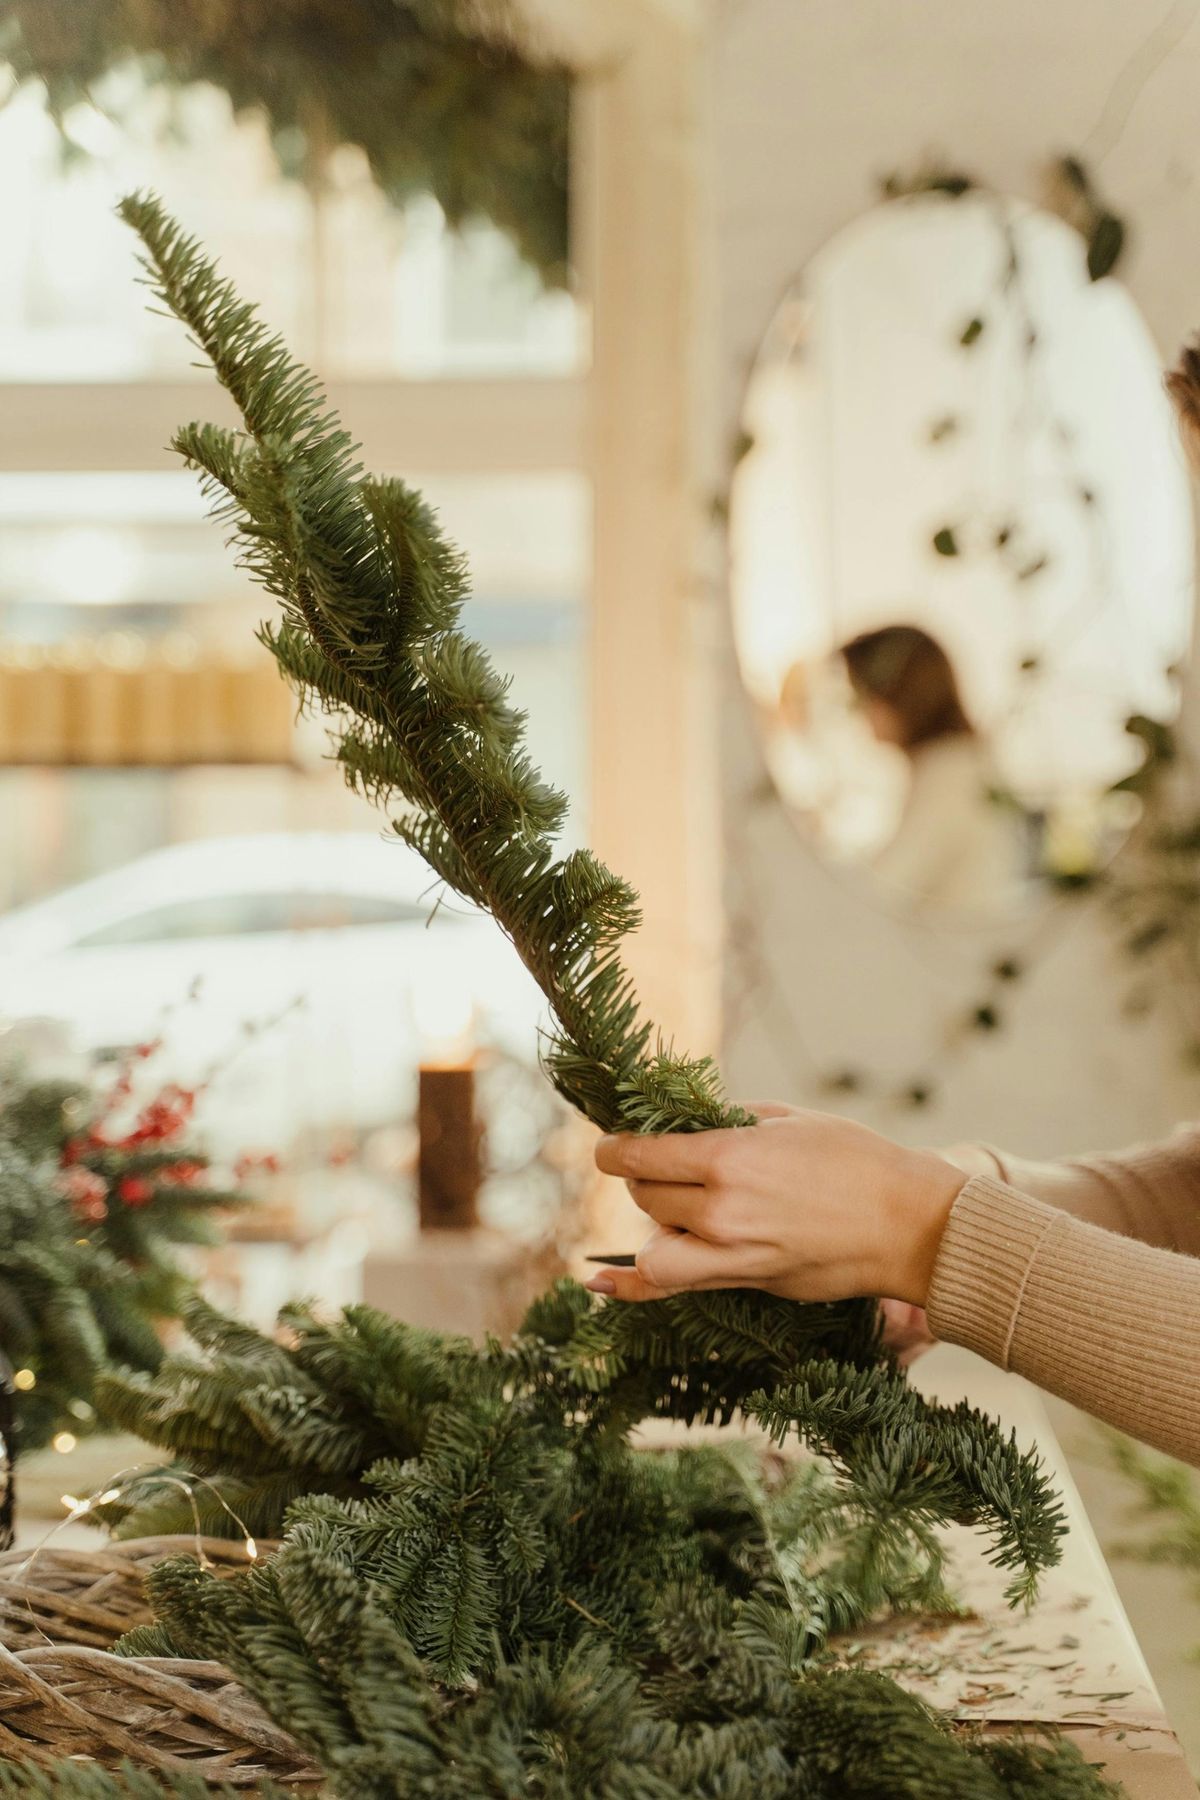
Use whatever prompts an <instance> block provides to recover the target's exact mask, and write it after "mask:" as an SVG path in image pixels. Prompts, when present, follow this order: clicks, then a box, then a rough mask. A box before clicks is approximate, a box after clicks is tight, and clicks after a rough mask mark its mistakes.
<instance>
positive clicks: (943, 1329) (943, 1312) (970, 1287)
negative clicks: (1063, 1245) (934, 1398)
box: [926, 1175, 1062, 1369]
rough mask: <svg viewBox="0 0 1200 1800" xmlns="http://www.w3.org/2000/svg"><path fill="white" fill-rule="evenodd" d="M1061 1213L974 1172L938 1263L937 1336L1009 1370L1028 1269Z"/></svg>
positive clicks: (932, 1290)
mask: <svg viewBox="0 0 1200 1800" xmlns="http://www.w3.org/2000/svg"><path fill="white" fill-rule="evenodd" d="M1061 1216H1062V1215H1061V1214H1059V1213H1058V1212H1056V1211H1055V1209H1054V1208H1053V1207H1050V1206H1043V1205H1042V1203H1041V1201H1040V1200H1031V1199H1029V1198H1028V1196H1027V1195H1025V1194H1018V1193H1017V1192H1016V1190H1015V1189H1014V1188H1010V1187H1006V1186H1005V1184H1004V1183H1003V1182H1002V1181H993V1180H992V1179H991V1177H990V1176H987V1175H973V1176H972V1177H971V1179H970V1180H969V1181H968V1182H967V1183H966V1184H965V1186H964V1187H963V1188H962V1190H961V1192H960V1193H959V1196H958V1198H957V1200H956V1201H955V1202H954V1205H953V1207H952V1209H951V1212H950V1218H949V1221H948V1222H947V1225H946V1229H945V1231H944V1232H943V1234H942V1241H941V1244H940V1245H939V1247H938V1253H937V1260H936V1262H935V1263H934V1266H933V1279H932V1281H931V1282H930V1284H929V1298H928V1300H927V1302H926V1312H927V1313H928V1316H929V1324H930V1328H931V1330H932V1331H933V1334H934V1336H935V1337H938V1338H942V1339H944V1340H945V1341H946V1342H947V1343H950V1344H961V1345H962V1346H963V1348H964V1349H967V1350H974V1351H975V1352H976V1353H977V1354H978V1355H979V1356H984V1357H986V1358H987V1360H988V1362H990V1363H996V1364H997V1365H998V1366H999V1367H1000V1368H1002V1369H1005V1368H1007V1367H1008V1352H1009V1346H1010V1344H1011V1343H1012V1335H1013V1329H1014V1326H1015V1325H1016V1321H1017V1316H1018V1314H1019V1312H1020V1309H1021V1300H1022V1298H1023V1296H1024V1293H1025V1286H1026V1283H1027V1282H1028V1280H1029V1272H1030V1269H1031V1268H1032V1266H1033V1261H1034V1258H1035V1256H1036V1255H1037V1252H1038V1250H1039V1248H1040V1247H1041V1245H1042V1242H1043V1240H1044V1239H1045V1237H1046V1236H1047V1234H1048V1233H1049V1232H1050V1231H1051V1230H1052V1229H1053V1227H1054V1224H1055V1221H1056V1220H1057V1219H1060V1218H1061Z"/></svg>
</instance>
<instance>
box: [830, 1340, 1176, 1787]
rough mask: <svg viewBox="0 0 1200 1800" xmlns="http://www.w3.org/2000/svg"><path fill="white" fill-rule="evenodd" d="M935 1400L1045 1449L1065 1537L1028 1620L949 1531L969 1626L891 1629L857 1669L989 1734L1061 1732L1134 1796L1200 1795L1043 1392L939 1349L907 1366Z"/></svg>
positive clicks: (874, 1639)
mask: <svg viewBox="0 0 1200 1800" xmlns="http://www.w3.org/2000/svg"><path fill="white" fill-rule="evenodd" d="M912 1379H913V1385H914V1386H916V1387H919V1388H920V1389H921V1391H922V1392H923V1393H925V1394H928V1395H929V1396H930V1397H931V1398H936V1399H938V1400H944V1401H951V1402H952V1401H956V1400H961V1399H968V1400H970V1401H971V1403H972V1404H973V1405H975V1406H979V1407H981V1408H982V1409H983V1410H984V1411H985V1412H988V1413H991V1414H993V1415H994V1416H996V1417H998V1418H1000V1419H1001V1420H1003V1422H1004V1423H1005V1425H1007V1426H1009V1427H1011V1428H1012V1429H1013V1430H1015V1431H1016V1434H1017V1438H1018V1441H1019V1442H1021V1443H1022V1444H1030V1443H1034V1442H1036V1443H1037V1445H1038V1447H1039V1449H1040V1451H1041V1454H1042V1457H1043V1460H1044V1461H1045V1462H1046V1464H1047V1465H1048V1467H1049V1470H1050V1474H1051V1476H1052V1478H1053V1480H1054V1483H1055V1485H1056V1487H1057V1488H1058V1489H1059V1491H1060V1492H1061V1494H1062V1497H1063V1502H1064V1506H1065V1510H1066V1516H1067V1523H1068V1527H1069V1529H1068V1533H1067V1536H1066V1539H1065V1541H1064V1546H1063V1557H1062V1561H1061V1563H1060V1564H1059V1565H1058V1567H1057V1568H1055V1569H1052V1570H1050V1571H1049V1572H1048V1573H1047V1574H1046V1575H1045V1576H1044V1577H1043V1579H1042V1583H1041V1592H1040V1595H1039V1598H1038V1600H1037V1602H1036V1604H1035V1605H1034V1607H1033V1608H1032V1609H1031V1610H1030V1611H1029V1612H1023V1611H1021V1612H1016V1613H1014V1612H1012V1611H1011V1610H1010V1609H1009V1608H1008V1607H1007V1606H1006V1605H1005V1603H1004V1599H1003V1589H1004V1576H1003V1574H1002V1572H1000V1571H998V1570H996V1569H994V1568H993V1567H992V1566H991V1564H990V1563H989V1562H988V1561H987V1559H986V1557H985V1556H983V1555H981V1554H980V1545H979V1540H978V1538H977V1537H975V1536H973V1534H972V1533H970V1532H967V1531H958V1530H952V1531H951V1532H950V1533H949V1534H948V1535H949V1536H950V1538H951V1555H952V1563H953V1579H952V1585H953V1586H954V1588H955V1591H956V1592H957V1593H958V1594H959V1596H960V1597H961V1599H962V1600H963V1601H964V1603H965V1604H966V1605H967V1606H968V1607H969V1608H970V1609H971V1615H970V1617H968V1618H966V1619H963V1620H951V1621H936V1620H927V1619H918V1620H900V1621H891V1622H889V1623H888V1624H887V1625H885V1626H883V1627H880V1628H879V1629H878V1630H873V1631H871V1632H866V1633H863V1634H862V1635H861V1637H860V1639H858V1640H856V1643H855V1645H854V1647H853V1655H854V1659H855V1660H856V1661H860V1662H865V1663H867V1664H870V1663H872V1662H874V1663H880V1664H886V1665H887V1666H888V1667H889V1669H890V1672H891V1673H892V1674H893V1676H894V1677H895V1679H896V1680H897V1681H899V1682H900V1683H901V1684H902V1685H903V1686H905V1687H907V1688H909V1689H910V1690H911V1691H912V1692H913V1693H916V1694H919V1695H921V1697H922V1698H923V1699H926V1700H929V1701H930V1702H932V1703H933V1704H934V1705H936V1706H940V1707H943V1708H944V1709H945V1710H947V1711H948V1712H950V1713H951V1714H952V1715H953V1716H954V1717H956V1718H959V1719H972V1720H975V1721H977V1722H979V1723H981V1724H983V1725H984V1726H985V1727H986V1728H987V1729H988V1730H996V1731H1012V1730H1013V1729H1014V1728H1016V1727H1018V1726H1020V1725H1023V1724H1027V1725H1048V1724H1053V1725H1055V1726H1057V1727H1058V1728H1060V1729H1061V1730H1062V1731H1063V1733H1064V1734H1065V1735H1066V1736H1068V1737H1070V1738H1071V1739H1072V1740H1073V1741H1074V1742H1076V1743H1077V1744H1078V1746H1079V1748H1080V1750H1081V1751H1082V1753H1083V1754H1084V1755H1085V1756H1086V1757H1087V1759H1088V1761H1089V1762H1097V1763H1102V1764H1103V1765H1104V1770H1105V1773H1106V1775H1108V1777H1109V1778H1110V1779H1111V1780H1117V1781H1120V1782H1122V1783H1123V1784H1124V1787H1125V1791H1126V1793H1127V1794H1128V1795H1129V1796H1130V1800H1197V1788H1196V1783H1195V1781H1194V1780H1193V1778H1192V1776H1191V1774H1190V1773H1189V1771H1188V1767H1187V1763H1186V1760H1185V1758H1184V1755H1183V1752H1182V1750H1181V1749H1180V1746H1179V1743H1178V1740H1177V1739H1176V1737H1175V1734H1174V1732H1173V1731H1172V1729H1171V1726H1170V1723H1169V1721H1168V1719H1167V1717H1166V1714H1165V1713H1164V1711H1163V1706H1162V1702H1161V1700H1160V1699H1159V1697H1158V1693H1157V1690H1156V1689H1155V1686H1154V1682H1153V1679H1152V1677H1151V1675H1150V1671H1149V1669H1148V1668H1147V1666H1146V1661H1145V1658H1144V1657H1143V1655H1142V1652H1141V1650H1140V1649H1139V1647H1138V1644H1137V1640H1136V1639H1135V1637H1134V1635H1133V1632H1132V1630H1131V1629H1130V1625H1129V1621H1128V1619H1127V1618H1126V1616H1125V1611H1124V1608H1123V1607H1122V1605H1121V1601H1120V1599H1119V1597H1118V1595H1117V1590H1116V1588H1115V1586H1114V1585H1113V1580H1112V1576H1111V1575H1110V1574H1109V1570H1108V1565H1107V1563H1106V1562H1105V1560H1104V1557H1103V1555H1102V1554H1101V1551H1100V1547H1099V1545H1098V1544H1097V1542H1096V1537H1095V1533H1094V1532H1093V1530H1092V1527H1091V1525H1090V1523H1089V1521H1088V1517H1087V1514H1086V1512H1085V1511H1084V1508H1083V1503H1082V1501H1081V1500H1080V1498H1079V1493H1078V1490H1077V1489H1076V1487H1075V1483H1074V1481H1073V1480H1072V1478H1071V1474H1070V1471H1069V1470H1068V1468H1067V1466H1066V1461H1065V1459H1064V1457H1063V1455H1062V1452H1061V1450H1060V1449H1059V1446H1058V1442H1057V1439H1056V1438H1055V1435H1054V1432H1053V1430H1052V1428H1051V1426H1050V1423H1049V1420H1048V1419H1047V1417H1046V1413H1045V1409H1044V1408H1043V1406H1042V1403H1041V1400H1040V1399H1039V1397H1038V1394H1037V1392H1036V1390H1035V1389H1034V1388H1031V1387H1030V1386H1029V1385H1028V1384H1027V1383H1026V1382H1024V1381H1021V1380H1020V1379H1019V1378H1018V1377H1016V1376H1014V1375H1006V1374H1004V1373H1003V1372H1002V1371H1000V1370H999V1369H993V1368H991V1367H990V1366H989V1365H988V1364H987V1363H984V1362H981V1361H980V1359H979V1358H978V1357H975V1356H971V1355H969V1354H968V1353H967V1352H966V1351H960V1350H955V1349H952V1348H950V1347H949V1346H946V1345H939V1346H938V1347H937V1349H935V1350H932V1351H930V1353H929V1354H928V1355H927V1356H925V1357H922V1358H921V1359H920V1361H919V1362H918V1363H917V1364H916V1365H915V1367H914V1369H913V1371H912Z"/></svg>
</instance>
